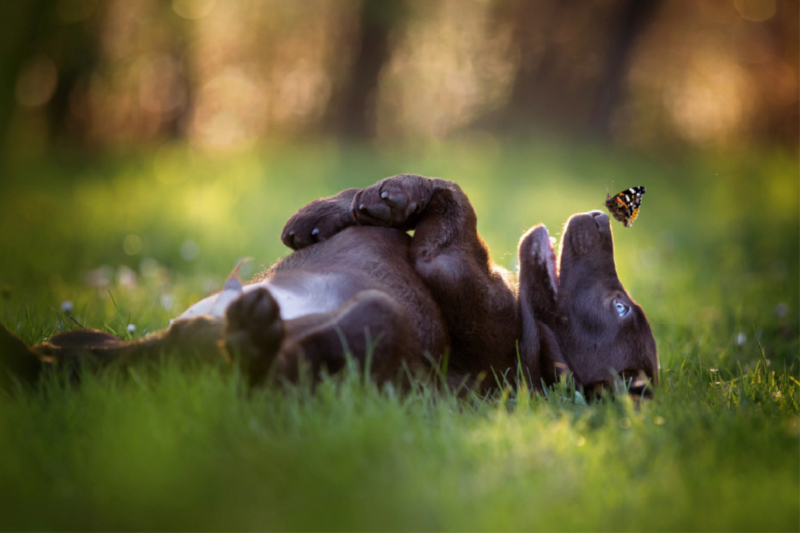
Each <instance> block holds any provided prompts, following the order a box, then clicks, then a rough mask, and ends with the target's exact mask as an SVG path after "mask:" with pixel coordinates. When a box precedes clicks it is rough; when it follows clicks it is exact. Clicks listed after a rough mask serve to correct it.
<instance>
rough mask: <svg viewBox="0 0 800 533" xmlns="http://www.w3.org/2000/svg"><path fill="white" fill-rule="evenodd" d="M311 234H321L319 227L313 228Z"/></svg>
mask: <svg viewBox="0 0 800 533" xmlns="http://www.w3.org/2000/svg"><path fill="white" fill-rule="evenodd" d="M311 235H312V236H314V237H316V236H317V235H319V228H314V229H312V230H311Z"/></svg>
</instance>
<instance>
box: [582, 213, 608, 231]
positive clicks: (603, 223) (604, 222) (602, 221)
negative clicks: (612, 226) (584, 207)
mask: <svg viewBox="0 0 800 533" xmlns="http://www.w3.org/2000/svg"><path fill="white" fill-rule="evenodd" d="M586 214H587V215H591V217H592V219H593V220H594V223H595V224H597V227H598V229H601V230H602V229H604V228H607V227H608V215H606V214H605V213H603V212H602V211H597V210H595V211H589V212H588V213H586Z"/></svg>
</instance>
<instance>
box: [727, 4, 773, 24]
mask: <svg viewBox="0 0 800 533" xmlns="http://www.w3.org/2000/svg"><path fill="white" fill-rule="evenodd" d="M733 5H734V6H735V7H736V11H738V12H739V15H741V16H742V18H743V19H745V20H751V21H753V22H762V21H765V20H769V19H771V18H772V17H773V16H775V12H776V11H777V6H776V5H775V0H734V2H733Z"/></svg>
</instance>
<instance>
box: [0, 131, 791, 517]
mask: <svg viewBox="0 0 800 533" xmlns="http://www.w3.org/2000/svg"><path fill="white" fill-rule="evenodd" d="M404 171H411V172H418V173H422V174H426V175H436V176H440V177H444V178H448V179H454V180H456V181H458V182H459V183H460V184H461V185H462V186H463V188H464V189H465V190H466V192H467V194H468V195H469V196H470V199H471V200H472V202H473V204H474V205H475V207H476V210H477V212H478V215H479V230H480V232H481V234H482V235H483V236H484V238H485V240H486V241H487V243H488V244H489V246H490V248H491V250H492V252H493V255H494V257H495V260H496V261H497V262H498V263H501V264H503V265H505V266H508V267H510V268H513V267H514V266H515V247H516V242H517V240H518V239H519V237H520V236H521V234H522V232H523V231H524V230H525V229H527V228H528V227H530V226H531V225H533V224H535V223H537V222H544V223H546V224H547V226H548V227H549V228H550V231H551V234H554V235H557V234H559V233H560V228H561V226H562V225H563V223H564V221H565V220H566V218H567V217H568V216H569V215H570V214H572V213H575V212H579V211H586V210H589V209H595V208H599V207H600V206H601V205H602V202H603V200H604V199H605V194H606V186H608V187H609V189H610V190H611V187H612V185H611V180H612V179H613V180H614V185H613V190H611V192H612V193H613V192H617V191H618V190H621V189H623V188H626V187H629V186H633V185H646V186H647V190H648V192H647V195H646V196H645V197H644V201H643V208H642V213H641V216H640V218H639V220H637V222H636V223H635V224H634V226H633V227H632V228H631V229H624V228H622V226H621V225H619V224H615V226H614V231H615V237H616V247H617V263H618V270H619V273H620V278H621V280H622V282H623V284H624V285H625V286H626V288H627V289H628V290H629V291H630V292H631V294H632V295H633V297H634V298H635V299H636V300H637V301H638V302H639V303H640V304H642V306H643V307H644V309H645V311H646V312H647V314H648V317H649V319H650V321H651V325H652V327H653V331H654V335H655V337H656V341H657V343H658V349H659V358H660V364H661V380H662V384H661V386H660V387H659V388H658V390H657V391H656V398H655V400H653V401H651V402H646V403H644V404H643V405H642V406H641V407H639V408H637V407H636V406H635V405H634V404H632V403H631V402H630V401H629V400H627V399H625V400H616V401H612V400H606V401H604V402H600V403H594V404H590V405H586V404H585V402H583V401H582V399H581V397H580V396H578V395H575V394H574V393H572V392H571V391H570V390H569V388H568V387H563V386H562V387H559V388H557V389H556V390H554V391H551V392H549V393H548V396H547V397H546V398H544V397H540V396H536V395H533V396H532V395H530V394H529V393H527V392H526V391H524V390H522V391H518V392H513V391H505V392H503V393H500V394H498V395H496V396H495V397H492V398H487V399H478V398H471V399H468V400H463V401H459V400H456V399H454V398H451V397H448V396H446V395H442V394H435V393H434V392H433V391H431V390H429V389H420V390H417V391H414V392H412V393H410V394H406V395H399V394H397V393H394V392H393V391H392V390H391V389H389V390H378V389H377V388H376V387H374V386H373V385H371V384H368V383H367V384H365V383H364V382H363V380H362V379H360V377H359V376H358V374H357V373H355V372H353V373H348V374H347V375H345V376H342V377H340V378H337V379H335V380H329V381H328V382H326V383H325V384H324V385H323V386H322V387H320V388H319V389H318V390H317V392H316V394H314V395H311V394H310V393H309V392H308V390H307V389H306V388H304V387H297V388H295V389H292V390H289V391H278V390H274V389H266V390H258V391H254V392H252V393H251V394H247V393H246V392H245V391H244V389H243V387H242V386H241V384H240V379H239V376H238V375H237V374H236V373H235V372H230V371H224V370H221V369H218V368H200V369H189V370H187V369H186V368H182V367H179V366H178V365H177V364H174V363H171V362H169V361H167V362H164V363H163V364H161V365H158V366H157V368H155V369H144V368H139V369H134V370H133V371H131V372H129V373H126V374H122V373H106V374H103V375H100V376H91V375H90V376H85V378H84V382H83V383H82V385H81V386H80V387H79V388H74V387H68V386H65V385H63V384H62V383H60V382H59V381H58V379H55V378H53V379H50V380H49V381H47V382H46V383H44V384H43V385H42V387H41V389H40V390H39V391H37V392H22V393H18V394H16V395H15V396H13V397H8V396H3V397H2V398H0V528H2V529H6V530H16V529H24V530H30V529H37V530H42V529H44V530H61V529H78V530H84V529H92V530H97V529H99V530H110V529H111V530H113V529H140V530H141V529H229V530H230V529H233V530H243V529H284V530H287V529H289V530H294V529H305V530H308V529H315V530H319V529H325V530H341V529H345V530H350V529H372V530H397V529H403V530H409V529H410V530H428V529H449V530H452V529H457V530H730V531H739V530H753V531H756V530H797V529H798V528H799V527H800V423H799V421H798V412H800V382H799V381H798V379H800V355H799V349H800V340H799V339H800V326H799V324H798V321H799V320H800V314H798V311H799V310H800V212H799V209H800V208H799V207H798V202H799V201H800V183H798V158H797V155H796V154H791V153H786V152H781V151H753V152H746V151H743V152H738V153H715V154H708V153H706V154H664V153H659V154H647V153H629V152H616V153H614V152H609V151H604V150H601V149H598V148H594V147H590V146H561V145H558V144H555V143H547V142H543V141H532V142H530V143H527V144H524V145H523V144H519V145H497V144H496V143H492V142H491V141H490V140H489V139H482V140H481V142H480V143H478V142H467V141H465V142H461V143H453V144H447V145H441V146H435V147H429V148H426V149H424V150H416V151H415V150H411V149H406V150H396V151H390V150H381V151H377V152H376V151H372V150H367V149H358V148H337V147H335V146H300V147H298V146H289V147H286V146H283V147H269V146H268V147H262V148H260V149H259V150H258V151H253V152H248V153H239V154H229V155H224V156H209V155H202V154H193V153H190V152H188V151H187V150H186V149H185V148H180V147H172V148H162V149H160V150H153V151H145V152H141V153H137V154H118V155H114V156H109V155H106V156H93V157H86V156H77V155H75V154H65V153H53V154H47V155H39V156H37V157H33V156H32V155H31V154H27V155H26V154H21V155H18V156H17V157H16V158H15V159H12V160H9V161H7V162H6V164H5V168H4V169H3V171H2V175H3V176H4V181H3V182H2V183H0V289H2V294H3V296H2V298H1V299H0V322H2V323H3V324H5V325H6V326H7V327H8V328H9V329H10V330H11V331H13V332H15V333H17V334H18V335H19V336H20V337H22V338H23V339H24V340H25V341H26V342H28V343H36V342H40V341H41V340H43V339H44V338H46V337H49V336H50V335H52V334H53V333H54V332H56V331H58V330H62V329H70V328H73V327H77V326H75V325H74V323H72V321H71V320H68V319H67V316H66V315H64V314H63V313H62V312H61V303H62V302H63V301H65V300H70V301H72V302H73V303H74V308H73V312H72V314H71V316H72V317H74V318H75V319H76V320H77V321H79V322H80V323H82V324H84V325H86V326H89V327H94V328H98V329H106V330H108V331H111V332H114V333H116V334H118V335H121V336H124V337H127V336H132V337H138V336H140V335H143V334H145V333H147V332H149V331H154V330H157V329H161V328H163V327H165V326H166V325H167V323H168V320H169V319H170V318H172V317H174V316H175V315H177V314H178V313H179V312H180V311H182V309H183V308H185V307H186V306H187V305H188V304H190V303H192V302H193V301H194V300H196V299H197V298H199V297H201V296H204V295H205V294H206V293H207V292H209V291H211V290H214V289H215V288H217V287H218V286H219V285H220V284H221V283H222V281H223V280H224V278H225V276H226V275H227V273H228V272H229V270H230V269H231V268H232V267H233V265H235V264H236V262H237V260H238V259H240V258H241V257H245V256H252V257H254V258H255V261H254V263H255V264H256V266H257V267H262V266H266V265H268V264H269V263H270V262H272V261H273V260H274V259H276V258H277V257H280V256H281V255H283V254H285V253H286V251H285V249H283V248H282V245H281V244H280V241H279V238H278V236H279V234H280V229H281V228H282V225H283V223H284V221H285V220H286V219H287V218H288V217H289V216H290V215H291V214H292V213H293V212H294V211H295V210H296V209H297V208H299V207H300V206H302V205H303V204H304V203H305V202H307V201H309V200H311V199H314V198H317V197H319V196H323V195H328V194H333V193H335V192H337V191H338V190H340V189H342V188H346V187H351V186H365V185H367V184H370V183H372V182H374V181H376V180H377V179H379V178H381V177H384V176H388V175H391V174H396V173H399V172H404ZM128 235H135V236H136V237H138V240H137V239H135V238H133V240H132V241H131V239H129V240H128V241H129V246H128V248H127V251H128V252H129V253H130V252H135V253H133V254H132V255H128V253H126V249H125V248H124V246H123V245H124V243H125V239H126V237H127V236H128ZM187 240H191V241H193V242H194V243H196V245H197V247H198V249H199V254H198V255H197V257H196V258H193V259H192V258H191V256H190V259H191V260H187V259H185V258H184V257H183V256H182V255H181V246H182V244H183V243H185V242H186V241H187ZM131 242H133V244H134V245H133V246H131V244H130V243H131ZM136 243H139V244H140V246H139V247H138V250H137V246H135V245H136ZM103 265H107V266H106V267H105V272H106V273H111V274H112V275H111V276H110V278H111V281H110V283H109V284H108V285H103V284H101V283H96V282H97V281H98V279H99V278H98V277H97V275H95V278H94V280H95V284H94V285H90V284H87V274H86V273H87V271H91V270H96V269H99V268H100V267H102V266H103ZM122 267H126V268H127V269H129V270H125V269H123V268H122ZM125 272H127V274H125ZM121 273H122V274H123V275H122V276H121V278H122V280H123V281H124V278H125V277H127V278H128V283H120V282H119V278H120V274H121ZM131 274H133V276H132V275H131ZM131 280H135V281H131ZM111 295H113V299H112V296H111ZM165 297H167V298H165ZM128 324H135V325H136V331H135V332H134V333H133V334H129V333H128V332H127V330H126V327H127V325H128Z"/></svg>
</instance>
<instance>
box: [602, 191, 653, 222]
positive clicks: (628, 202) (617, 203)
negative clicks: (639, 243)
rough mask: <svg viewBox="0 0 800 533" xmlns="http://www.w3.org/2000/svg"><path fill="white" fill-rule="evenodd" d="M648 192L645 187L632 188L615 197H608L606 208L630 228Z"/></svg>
mask: <svg viewBox="0 0 800 533" xmlns="http://www.w3.org/2000/svg"><path fill="white" fill-rule="evenodd" d="M645 192H646V189H645V188H644V187H631V188H630V189H625V190H624V191H622V192H621V193H619V194H616V195H614V196H611V195H607V197H606V207H607V208H608V211H609V212H610V213H611V215H612V216H613V217H614V218H616V219H617V220H619V221H620V222H622V223H623V224H625V227H626V228H630V227H631V224H633V221H634V220H636V217H638V216H639V208H640V207H641V205H642V195H643V194H644V193H645Z"/></svg>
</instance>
